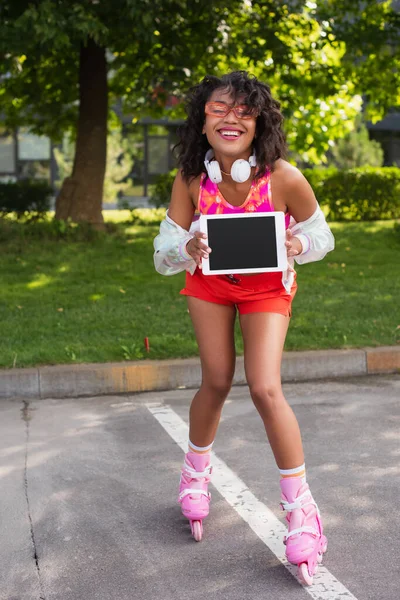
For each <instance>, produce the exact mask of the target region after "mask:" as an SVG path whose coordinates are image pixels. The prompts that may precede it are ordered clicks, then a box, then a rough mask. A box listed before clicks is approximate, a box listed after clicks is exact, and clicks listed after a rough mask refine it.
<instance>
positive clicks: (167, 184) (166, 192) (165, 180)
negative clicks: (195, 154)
mask: <svg viewBox="0 0 400 600" xmlns="http://www.w3.org/2000/svg"><path fill="white" fill-rule="evenodd" d="M177 172H178V170H177V169H173V170H172V171H170V172H169V173H164V174H162V175H158V177H157V179H156V181H155V185H154V186H153V191H152V194H151V198H150V202H151V204H152V205H153V206H155V207H157V208H159V207H160V206H168V204H169V202H170V200H171V192H172V185H173V183H174V180H175V177H176V174H177Z"/></svg>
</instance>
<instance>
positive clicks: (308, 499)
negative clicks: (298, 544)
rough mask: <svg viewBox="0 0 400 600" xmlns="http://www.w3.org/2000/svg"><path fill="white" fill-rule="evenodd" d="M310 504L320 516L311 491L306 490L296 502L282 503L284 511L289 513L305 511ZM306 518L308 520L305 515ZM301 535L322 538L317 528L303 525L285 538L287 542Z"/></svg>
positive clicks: (289, 532)
mask: <svg viewBox="0 0 400 600" xmlns="http://www.w3.org/2000/svg"><path fill="white" fill-rule="evenodd" d="M310 504H311V505H312V506H315V508H316V513H317V515H318V516H319V510H318V506H317V503H316V502H315V500H314V498H313V497H312V495H311V493H310V491H309V490H306V491H305V492H303V494H300V496H298V497H297V498H296V500H295V501H294V502H287V500H282V501H281V506H282V510H286V511H287V512H288V513H290V512H293V511H294V510H303V507H305V506H308V505H310ZM305 517H306V518H307V517H308V515H305ZM289 524H290V520H289ZM299 533H310V534H311V535H314V536H316V537H320V535H321V534H320V531H319V530H318V529H316V528H315V527H311V526H309V525H302V526H301V527H297V528H296V529H292V530H291V531H288V533H287V535H286V536H285V540H287V539H288V538H290V537H291V536H293V535H297V534H299Z"/></svg>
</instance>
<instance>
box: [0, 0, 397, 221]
mask: <svg viewBox="0 0 400 600" xmlns="http://www.w3.org/2000/svg"><path fill="white" fill-rule="evenodd" d="M347 4H349V3H348V2H347ZM347 4H346V2H345V0H321V2H318V5H317V3H316V2H311V1H307V2H302V1H300V0H213V2H208V1H205V0H120V1H119V2H118V3H117V2H111V0H101V1H100V0H81V1H80V2H76V1H70V2H65V1H63V0H42V1H40V2H32V0H4V1H1V2H0V55H1V56H2V61H0V76H1V74H2V75H3V77H2V88H1V89H0V94H1V95H2V101H3V106H4V111H5V119H6V122H7V124H8V125H10V126H16V125H21V124H28V125H30V126H33V129H34V131H36V132H37V133H45V134H48V135H50V136H51V137H52V138H53V139H57V137H60V135H61V133H62V132H64V131H65V130H67V129H70V128H75V129H76V153H75V159H74V165H73V172H72V175H71V177H70V178H67V179H66V180H65V181H64V184H63V186H62V189H61V191H60V194H59V197H58V199H57V207H56V208H57V210H56V217H57V218H68V217H70V218H72V219H73V220H75V221H89V222H92V223H95V224H97V225H98V226H101V225H102V214H101V201H102V191H103V181H104V172H105V163H106V143H107V142H106V140H107V121H108V118H109V114H110V106H112V105H113V104H114V102H115V101H116V99H119V101H120V102H121V103H122V107H123V110H124V111H125V112H126V113H128V112H132V111H133V112H134V114H135V116H136V117H139V116H140V114H143V112H147V113H149V112H150V113H160V112H162V111H163V110H164V109H165V105H166V100H167V98H168V97H170V96H171V95H175V96H176V97H177V98H179V97H181V96H182V90H184V89H187V87H188V86H189V85H190V84H192V83H194V82H196V81H198V80H199V79H200V78H201V77H202V76H203V75H204V74H205V73H215V74H220V73H221V72H224V71H226V70H228V69H229V70H231V69H238V68H243V69H246V70H250V71H251V72H253V73H254V74H256V75H258V76H260V77H261V78H262V79H263V80H266V81H268V82H269V83H270V84H271V86H272V89H273V91H274V93H275V95H276V96H277V97H278V98H279V99H280V100H281V103H282V107H283V110H284V113H285V116H286V117H287V121H286V122H287V132H288V138H289V142H290V145H291V146H292V148H293V149H294V150H296V152H297V153H298V154H299V156H300V157H301V159H302V160H303V161H305V162H310V163H318V162H321V161H322V160H324V156H325V154H326V152H327V150H328V149H329V147H331V146H332V145H333V143H334V139H336V138H341V137H343V135H344V134H345V133H346V132H347V131H349V130H350V129H352V127H353V123H354V119H355V116H356V115H357V114H358V112H359V111H360V109H361V104H362V100H361V95H362V94H367V95H368V97H372V98H373V99H377V101H376V102H375V101H374V100H373V101H372V103H371V105H370V106H372V107H373V110H374V111H375V117H376V116H377V115H378V114H379V110H381V111H382V109H380V108H379V107H387V106H389V105H390V104H393V102H394V100H395V98H396V94H397V95H398V90H399V81H398V77H399V75H398V71H397V73H393V68H392V64H390V63H388V62H387V61H386V62H385V61H383V60H381V59H380V57H381V56H386V57H387V56H388V55H390V56H391V57H392V58H393V59H394V60H395V61H398V54H397V53H398V49H396V46H395V45H394V44H393V40H394V35H395V32H396V31H398V22H397V21H396V18H395V13H394V11H393V10H392V8H391V6H390V5H391V3H390V2H389V1H385V2H381V3H376V2H373V1H372V0H363V2H361V0H356V2H354V3H352V4H351V7H350V9H349V8H348V6H347ZM353 5H357V6H356V7H355V9H354V10H353V8H352V7H353ZM361 5H363V6H364V5H365V6H367V9H366V11H364V12H363V11H361V12H360V11H359V9H360V6H361ZM344 14H345V15H347V17H346V18H344V17H343V15H344ZM346 19H347V20H346ZM349 23H351V27H353V29H351V27H350V26H349ZM358 25H359V26H360V32H359V34H358V37H356V36H354V35H352V34H353V33H354V31H355V30H357V27H358ZM374 34H376V35H375V37H374V39H373V41H371V40H370V39H369V38H370V37H371V36H373V35H374ZM378 34H379V35H378ZM366 38H368V39H366ZM360 44H361V45H362V51H363V52H370V54H368V56H369V58H368V61H367V62H365V61H363V58H362V56H363V55H362V56H359V46H360ZM372 49H373V52H374V53H375V56H376V57H378V58H377V60H376V61H375V62H376V64H375V62H374V59H373V58H372V54H371V52H372ZM355 58H356V59H357V60H354V59H355ZM393 64H397V62H395V63H393ZM366 65H367V66H366ZM367 70H368V73H367V72H366V71H367ZM378 73H379V78H378V77H377V74H378ZM173 110H174V111H175V112H177V113H179V114H182V111H183V108H182V105H180V106H178V107H176V108H175V109H173ZM171 112H172V111H171Z"/></svg>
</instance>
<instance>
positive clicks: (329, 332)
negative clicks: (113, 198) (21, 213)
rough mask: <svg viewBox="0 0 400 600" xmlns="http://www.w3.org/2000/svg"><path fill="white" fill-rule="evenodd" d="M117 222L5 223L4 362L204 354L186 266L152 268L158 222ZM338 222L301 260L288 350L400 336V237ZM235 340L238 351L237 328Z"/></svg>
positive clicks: (0, 332) (0, 298)
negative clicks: (98, 226)
mask: <svg viewBox="0 0 400 600" xmlns="http://www.w3.org/2000/svg"><path fill="white" fill-rule="evenodd" d="M107 214H108V218H111V219H113V218H114V217H113V215H112V214H110V213H107ZM127 214H129V213H127ZM146 214H147V213H146V211H139V212H138V213H137V216H138V217H139V219H140V217H142V218H143V215H146ZM160 214H161V213H160ZM139 223H140V220H139ZM112 229H113V232H112V233H109V234H107V235H100V234H91V233H90V232H88V231H87V230H85V229H81V228H77V229H71V228H67V229H66V230H65V231H61V232H60V231H59V230H57V229H56V228H55V227H54V224H52V223H44V224H43V223H37V224H35V225H30V226H27V225H20V224H17V223H10V222H3V224H1V225H0V248H1V253H2V260H1V263H0V273H1V282H2V285H1V288H0V323H1V325H0V366H1V367H13V366H16V367H25V366H34V365H43V364H60V363H73V362H76V363H78V362H99V361H100V362H101V361H121V360H137V359H143V358H154V359H160V358H161V359H162V358H170V357H187V356H194V355H196V354H197V348H196V343H195V340H194V335H193V332H192V326H191V322H190V318H189V315H188V312H187V308H186V299H185V298H184V297H183V296H180V295H179V290H180V289H181V288H182V287H183V282H184V274H180V275H176V276H174V277H162V276H161V275H158V274H157V273H156V272H155V271H154V268H153V261H152V252H153V247H152V242H153V238H154V236H155V235H156V233H157V231H158V226H157V225H156V224H148V225H142V224H134V225H133V224H127V223H125V224H124V223H114V224H113V227H112ZM332 229H333V231H334V234H335V236H336V249H335V251H334V252H332V253H330V254H329V255H328V256H327V257H326V258H325V260H324V261H322V262H320V263H314V264H310V265H303V266H302V267H298V283H299V290H298V293H297V296H296V298H295V300H294V304H293V318H292V322H291V326H290V329H289V333H288V337H287V343H286V350H307V349H318V348H321V349H322V348H351V347H363V346H378V345H393V344H396V343H399V342H400V328H399V325H400V308H399V307H400V304H399V297H400V277H399V266H398V257H399V251H400V236H398V235H397V236H396V234H395V232H394V228H393V221H385V222H383V221H380V222H374V223H348V224H337V223H334V224H333V225H332ZM60 233H61V238H60V237H59V235H60ZM146 336H147V337H148V338H149V340H150V346H151V351H150V354H147V353H146V352H145V348H144V343H143V339H144V337H146ZM237 346H238V351H239V352H241V351H242V344H241V339H240V336H237Z"/></svg>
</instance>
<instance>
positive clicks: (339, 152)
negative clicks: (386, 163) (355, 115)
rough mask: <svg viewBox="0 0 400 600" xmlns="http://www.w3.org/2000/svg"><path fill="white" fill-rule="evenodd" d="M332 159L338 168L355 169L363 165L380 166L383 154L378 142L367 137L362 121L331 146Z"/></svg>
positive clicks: (366, 130)
mask: <svg viewBox="0 0 400 600" xmlns="http://www.w3.org/2000/svg"><path fill="white" fill-rule="evenodd" d="M332 159H333V164H334V165H335V167H338V169H355V168H357V167H365V166H369V167H381V166H382V165H383V160H384V155H383V149H382V146H381V145H380V143H379V142H377V141H376V140H370V139H369V133H368V129H367V127H366V126H365V125H364V123H358V124H357V126H356V129H355V130H354V131H351V132H350V133H348V134H347V135H346V136H345V137H344V138H342V139H341V140H339V141H338V142H337V143H336V145H335V146H334V147H333V148H332Z"/></svg>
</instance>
